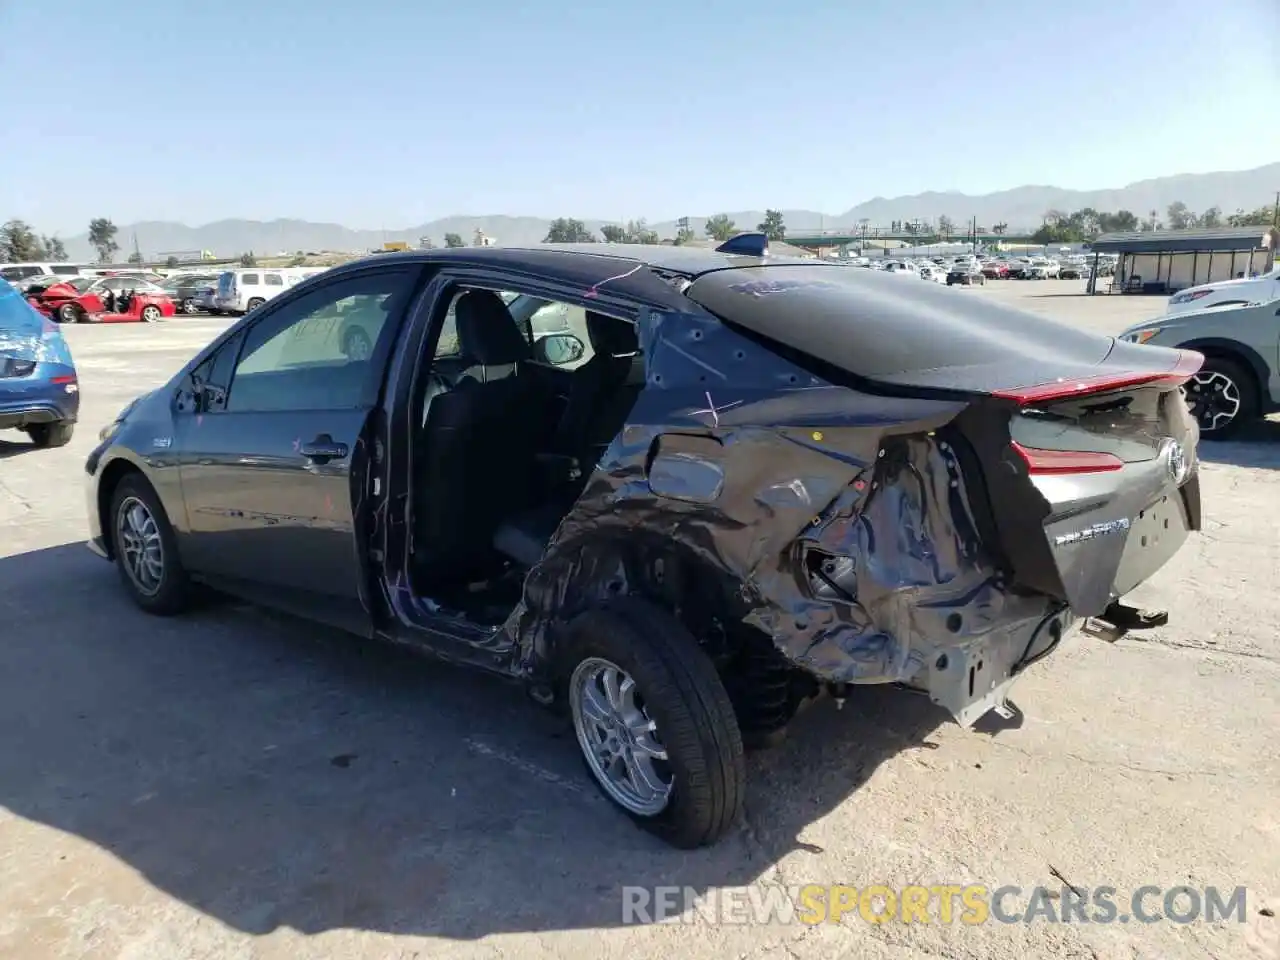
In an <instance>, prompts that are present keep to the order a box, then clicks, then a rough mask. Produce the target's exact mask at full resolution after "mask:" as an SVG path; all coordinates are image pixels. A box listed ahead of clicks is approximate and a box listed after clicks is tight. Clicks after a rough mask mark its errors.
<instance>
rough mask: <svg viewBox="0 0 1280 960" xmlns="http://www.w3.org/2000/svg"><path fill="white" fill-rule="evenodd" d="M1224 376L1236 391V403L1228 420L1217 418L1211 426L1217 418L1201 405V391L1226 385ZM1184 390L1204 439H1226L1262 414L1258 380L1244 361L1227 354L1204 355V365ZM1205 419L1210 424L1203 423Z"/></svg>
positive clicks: (1202, 392)
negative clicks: (1231, 357) (1216, 423)
mask: <svg viewBox="0 0 1280 960" xmlns="http://www.w3.org/2000/svg"><path fill="white" fill-rule="evenodd" d="M1223 378H1225V380H1226V381H1228V382H1229V383H1230V385H1231V388H1233V389H1234V391H1235V395H1236V396H1237V397H1238V398H1239V406H1238V408H1237V409H1236V412H1235V414H1234V415H1233V416H1232V417H1231V418H1230V419H1229V420H1226V421H1221V420H1218V424H1219V425H1218V426H1213V425H1212V422H1213V420H1214V419H1216V418H1215V417H1214V416H1213V415H1212V414H1211V413H1210V412H1209V410H1206V409H1204V406H1203V405H1204V404H1205V402H1206V401H1205V399H1202V396H1203V394H1204V391H1206V390H1207V389H1210V388H1213V389H1214V392H1215V393H1216V392H1217V388H1219V387H1222V388H1224V389H1225V388H1226V384H1225V383H1223ZM1184 393H1185V395H1186V398H1187V404H1188V405H1189V406H1190V407H1191V413H1192V416H1194V417H1195V418H1196V421H1197V422H1198V423H1199V424H1200V437H1201V439H1203V440H1229V439H1230V438H1231V437H1233V436H1235V435H1236V434H1237V433H1239V431H1240V429H1241V428H1242V427H1244V426H1246V425H1247V424H1250V423H1253V422H1254V421H1255V420H1257V419H1258V417H1259V416H1260V415H1261V414H1260V406H1259V391H1258V383H1257V381H1256V380H1255V379H1254V376H1253V373H1252V372H1251V371H1250V370H1249V369H1248V368H1247V367H1246V366H1245V365H1244V364H1242V363H1238V362H1236V361H1235V360H1230V359H1228V358H1226V357H1206V358H1205V361H1204V365H1203V366H1202V367H1201V368H1200V370H1199V371H1198V372H1197V373H1196V375H1195V376H1194V377H1192V378H1191V381H1190V382H1189V383H1188V384H1187V385H1186V387H1184ZM1226 395H1227V396H1229V395H1230V391H1227V394H1226ZM1216 402H1218V401H1217V400H1216V399H1211V400H1209V403H1211V404H1212V403H1216ZM1210 409H1212V410H1215V412H1216V409H1217V408H1216V407H1212V406H1211V407H1210ZM1207 422H1208V423H1210V424H1211V425H1209V426H1206V423H1207Z"/></svg>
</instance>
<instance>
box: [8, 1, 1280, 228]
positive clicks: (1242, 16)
mask: <svg viewBox="0 0 1280 960" xmlns="http://www.w3.org/2000/svg"><path fill="white" fill-rule="evenodd" d="M56 7H57V10H56V14H54V13H53V12H52V11H50V10H49V9H48V5H47V3H46V2H42V0H0V37H4V38H5V48H4V50H5V52H4V54H3V61H2V62H3V63H4V66H5V71H4V72H5V75H6V77H7V79H8V82H7V83H6V88H7V89H6V96H5V100H6V103H5V114H6V116H5V120H4V124H3V129H4V131H5V134H4V140H5V145H4V149H3V151H0V219H7V218H8V217H12V216H20V217H22V218H24V219H26V220H29V221H30V222H32V223H33V224H34V225H35V226H36V227H37V228H38V229H40V230H42V231H44V232H53V231H57V232H59V233H62V234H64V235H68V234H73V233H80V232H83V230H84V229H85V224H86V223H87V221H88V219H89V218H90V217H92V216H99V215H101V216H109V217H111V218H112V219H113V220H115V222H116V223H117V224H122V225H123V224H127V223H131V222H134V221H137V220H144V219H146V220H178V221H182V222H185V223H188V224H192V225H196V224H200V223H205V222H208V221H211V220H217V219H222V218H227V217H245V218H251V219H260V220H269V219H273V218H276V217H296V218H301V219H308V220H330V221H337V222H340V223H343V224H345V225H347V226H351V227H364V228H378V227H385V228H388V229H392V228H399V227H408V226H413V225H416V224H419V223H423V222H425V221H428V220H431V219H435V218H437V217H442V216H448V215H450V214H476V215H479V214H496V213H506V214H512V215H530V216H550V217H554V216H578V217H584V218H596V217H599V218H606V219H622V218H631V217H641V216H644V217H648V218H649V219H650V220H653V221H657V220H664V219H669V218H673V217H677V216H681V215H685V214H688V215H691V216H697V215H706V214H710V213H714V212H716V211H719V210H741V209H753V208H756V209H758V208H763V207H765V206H770V207H778V208H809V209H815V210H822V211H825V212H828V213H833V214H834V213H840V212H842V211H844V210H847V209H848V208H849V207H851V206H853V205H855V204H856V203H858V202H860V201H862V200H866V199H869V198H870V197H873V196H877V195H881V196H895V195H899V194H904V193H917V192H921V191H924V190H962V191H965V192H968V193H986V192H991V191H993V190H1000V189H1005V188H1009V187H1014V186H1019V185H1022V184H1026V183H1037V184H1053V185H1057V186H1062V187H1072V188H1081V189H1084V188H1097V187H1111V186H1121V185H1124V184H1126V183H1129V182H1131V181H1134V180H1139V179H1145V178H1148V177H1153V176H1162V175H1168V174H1173V173H1182V172H1206V171H1210V170H1233V169H1245V168H1249V167H1255V166H1260V165H1262V164H1264V163H1269V162H1272V161H1275V160H1280V4H1277V3H1276V0H1224V2H1220V3H1212V2H1208V0H1110V2H1094V0H1072V2H1071V3H1049V4H1029V5H1027V4H997V5H996V6H995V7H992V6H990V5H984V4H974V3H972V2H955V0H947V2H940V0H908V2H905V3H904V2H881V0H839V2H836V0H816V2H813V0H811V2H809V3H802V4H793V3H786V2H779V0H769V2H764V0H736V2H727V0H683V2H676V0H647V2H643V3H635V2H631V3H622V2H620V0H596V2H584V0H572V2H570V0H561V2H548V0H484V2H481V3H474V4H471V3H464V2H461V0H457V2H446V0H382V2H378V3H374V2H367V0H366V2H360V3H353V2H348V0H318V2H317V0H312V2H301V0H271V2H269V3H249V2H247V0H215V2H206V3H196V2H178V0H124V2H121V3H114V4H103V3H99V2H92V3H91V2H89V0H64V2H60V3H58V4H57V5H56ZM51 17H52V19H53V21H54V22H53V24H52V26H51V27H50V29H49V30H48V31H47V32H42V31H41V30H39V29H37V25H38V24H45V25H48V24H50V18H51ZM42 33H43V37H42ZM58 38H68V39H70V40H71V41H72V46H71V48H70V51H72V52H60V53H55V51H57V50H58V49H59V47H58V42H57V41H58ZM92 48H96V49H97V50H99V51H101V57H95V56H92V55H91V54H90V53H89V51H90V49H92ZM1277 188H1278V189H1280V184H1277Z"/></svg>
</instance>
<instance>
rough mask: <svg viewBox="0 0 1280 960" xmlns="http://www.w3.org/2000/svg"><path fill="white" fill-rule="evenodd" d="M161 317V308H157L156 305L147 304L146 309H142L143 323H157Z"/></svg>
mask: <svg viewBox="0 0 1280 960" xmlns="http://www.w3.org/2000/svg"><path fill="white" fill-rule="evenodd" d="M160 316H161V313H160V308H159V307H157V306H155V305H154V304H147V305H146V306H145V307H143V308H142V322H143V323H155V322H156V321H157V320H159V319H160Z"/></svg>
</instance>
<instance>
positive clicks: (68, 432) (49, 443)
mask: <svg viewBox="0 0 1280 960" xmlns="http://www.w3.org/2000/svg"><path fill="white" fill-rule="evenodd" d="M75 432H76V425H75V424H74V423H66V422H58V423H33V424H31V425H30V426H29V427H27V436H29V437H30V438H31V442H32V443H34V444H35V445H36V446H37V447H65V446H66V445H67V444H68V443H70V442H71V437H72V435H73V434H74V433H75Z"/></svg>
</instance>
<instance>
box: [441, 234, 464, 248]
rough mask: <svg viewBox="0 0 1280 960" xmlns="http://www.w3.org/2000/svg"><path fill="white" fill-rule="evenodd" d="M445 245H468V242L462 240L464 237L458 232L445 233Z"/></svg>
mask: <svg viewBox="0 0 1280 960" xmlns="http://www.w3.org/2000/svg"><path fill="white" fill-rule="evenodd" d="M444 245H445V246H446V247H449V248H450V249H453V248H454V247H465V246H466V244H465V243H463V242H462V237H461V236H459V235H458V234H456V233H446V234H445V235H444Z"/></svg>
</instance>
